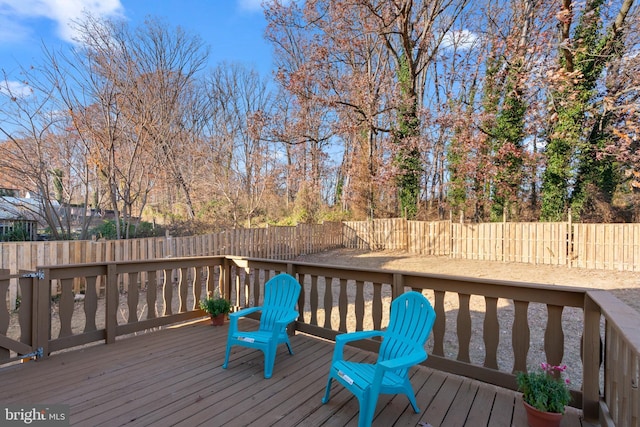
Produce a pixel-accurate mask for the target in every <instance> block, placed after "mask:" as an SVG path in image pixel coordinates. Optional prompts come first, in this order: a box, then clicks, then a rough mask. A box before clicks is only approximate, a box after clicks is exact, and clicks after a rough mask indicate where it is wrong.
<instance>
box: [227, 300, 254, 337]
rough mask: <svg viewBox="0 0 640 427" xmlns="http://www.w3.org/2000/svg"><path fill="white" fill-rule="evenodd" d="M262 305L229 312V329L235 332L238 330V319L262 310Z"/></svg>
mask: <svg viewBox="0 0 640 427" xmlns="http://www.w3.org/2000/svg"><path fill="white" fill-rule="evenodd" d="M261 310H262V307H261V306H258V307H248V308H244V309H242V310H238V311H235V312H233V313H229V331H231V332H234V331H237V330H238V319H240V318H241V317H245V316H247V315H249V314H251V313H255V312H257V311H261Z"/></svg>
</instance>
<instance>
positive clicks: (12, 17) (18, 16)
mask: <svg viewBox="0 0 640 427" xmlns="http://www.w3.org/2000/svg"><path fill="white" fill-rule="evenodd" d="M84 12H89V13H91V14H92V15H94V16H96V17H107V16H117V15H120V14H122V13H123V7H122V4H121V3H120V0H0V23H4V22H10V23H12V25H13V26H14V29H16V30H22V31H23V32H26V30H25V28H26V27H27V26H28V22H26V21H27V20H28V19H34V18H45V19H49V20H52V21H54V22H55V23H56V31H57V33H58V36H59V37H60V38H61V39H63V40H67V41H71V40H72V39H73V31H72V30H71V28H70V26H69V24H70V23H71V22H72V21H73V20H76V19H78V18H80V17H82V15H83V13H84ZM2 32H6V29H3V30H2Z"/></svg>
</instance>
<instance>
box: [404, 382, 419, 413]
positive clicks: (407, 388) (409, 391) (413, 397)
mask: <svg viewBox="0 0 640 427" xmlns="http://www.w3.org/2000/svg"><path fill="white" fill-rule="evenodd" d="M404 390H405V391H404V394H406V395H407V398H408V399H409V402H410V403H411V407H413V411H414V412H415V413H416V414H419V413H420V408H418V403H417V402H416V395H415V393H414V392H413V387H411V383H410V382H409V380H407V381H406V383H405V386H404Z"/></svg>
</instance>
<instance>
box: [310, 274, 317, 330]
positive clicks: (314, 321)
mask: <svg viewBox="0 0 640 427" xmlns="http://www.w3.org/2000/svg"><path fill="white" fill-rule="evenodd" d="M309 303H310V306H311V321H310V324H312V325H316V326H317V325H318V276H316V275H315V274H314V275H313V276H311V290H310V291H309Z"/></svg>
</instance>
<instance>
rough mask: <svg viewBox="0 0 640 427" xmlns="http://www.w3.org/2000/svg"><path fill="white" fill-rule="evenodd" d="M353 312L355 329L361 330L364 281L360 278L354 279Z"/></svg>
mask: <svg viewBox="0 0 640 427" xmlns="http://www.w3.org/2000/svg"><path fill="white" fill-rule="evenodd" d="M355 312H356V331H361V330H362V329H363V320H364V282H363V281H361V280H356V301H355Z"/></svg>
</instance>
